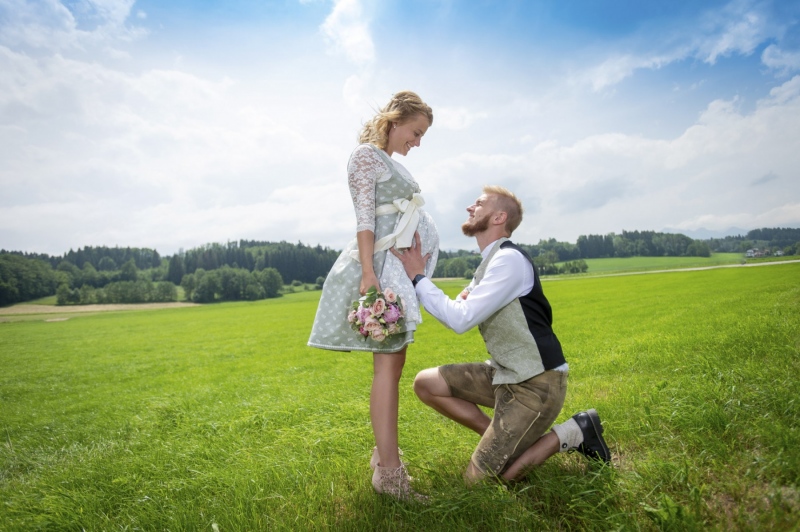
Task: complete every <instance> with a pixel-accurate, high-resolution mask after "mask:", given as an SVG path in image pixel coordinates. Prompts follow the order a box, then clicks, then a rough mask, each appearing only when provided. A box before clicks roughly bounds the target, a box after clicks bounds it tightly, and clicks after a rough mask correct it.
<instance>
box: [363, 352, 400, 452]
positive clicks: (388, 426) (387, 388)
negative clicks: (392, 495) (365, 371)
mask: <svg viewBox="0 0 800 532" xmlns="http://www.w3.org/2000/svg"><path fill="white" fill-rule="evenodd" d="M372 362H373V371H374V375H373V377H372V390H371V392H370V395H369V416H370V419H371V421H372V432H373V434H374V435H375V445H377V447H378V455H379V456H380V458H381V459H380V465H381V467H400V456H399V454H398V452H397V418H398V409H399V402H400V389H399V386H400V377H401V375H402V374H403V366H404V365H405V362H406V349H405V348H403V350H402V351H398V352H397V353H389V354H385V353H373V354H372Z"/></svg>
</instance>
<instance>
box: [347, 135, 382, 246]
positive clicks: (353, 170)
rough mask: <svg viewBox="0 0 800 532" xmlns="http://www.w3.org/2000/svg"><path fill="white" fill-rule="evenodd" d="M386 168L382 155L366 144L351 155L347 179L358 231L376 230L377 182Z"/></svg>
mask: <svg viewBox="0 0 800 532" xmlns="http://www.w3.org/2000/svg"><path fill="white" fill-rule="evenodd" d="M386 170H387V168H386V163H384V162H383V161H382V160H381V157H380V155H378V154H377V153H375V149H374V148H372V147H371V146H368V145H366V144H362V145H361V146H359V147H358V148H356V149H355V151H353V154H352V155H351V156H350V162H349V163H348V164H347V181H348V185H349V186H350V197H352V198H353V207H354V208H355V210H356V223H357V224H358V225H357V226H356V232H359V231H367V230H368V231H375V183H376V182H377V181H378V178H379V177H380V176H381V175H382V174H384V173H385V172H386Z"/></svg>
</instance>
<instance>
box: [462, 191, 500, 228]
mask: <svg viewBox="0 0 800 532" xmlns="http://www.w3.org/2000/svg"><path fill="white" fill-rule="evenodd" d="M467 212H468V213H469V218H467V221H466V222H464V223H463V224H461V231H462V232H463V233H464V234H465V235H466V236H475V235H477V234H478V233H482V232H484V231H486V230H487V229H488V228H489V220H490V219H491V217H492V215H493V214H494V198H493V197H492V196H487V195H486V194H481V195H480V197H479V198H478V199H476V200H475V203H473V204H472V205H470V206H469V207H467Z"/></svg>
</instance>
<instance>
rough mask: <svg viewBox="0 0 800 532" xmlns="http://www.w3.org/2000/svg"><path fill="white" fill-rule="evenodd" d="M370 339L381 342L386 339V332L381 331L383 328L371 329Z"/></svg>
mask: <svg viewBox="0 0 800 532" xmlns="http://www.w3.org/2000/svg"><path fill="white" fill-rule="evenodd" d="M370 335H371V336H372V339H373V340H375V341H376V342H383V341H384V340H385V339H386V333H385V332H383V329H378V330H377V331H373V332H372V333H370Z"/></svg>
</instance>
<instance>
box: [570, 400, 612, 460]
mask: <svg viewBox="0 0 800 532" xmlns="http://www.w3.org/2000/svg"><path fill="white" fill-rule="evenodd" d="M572 419H574V420H575V421H576V422H577V423H578V426H579V427H580V428H581V432H582V433H583V443H581V444H580V445H578V447H577V448H576V451H578V452H579V453H581V454H583V455H584V456H586V457H587V458H591V459H593V460H602V461H603V462H606V463H609V462H611V453H610V452H609V450H608V446H607V445H606V441H605V440H604V439H603V425H602V424H601V423H600V416H599V415H597V410H595V409H594V408H590V409H589V410H587V411H586V412H578V413H577V414H575V415H574V416H572Z"/></svg>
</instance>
